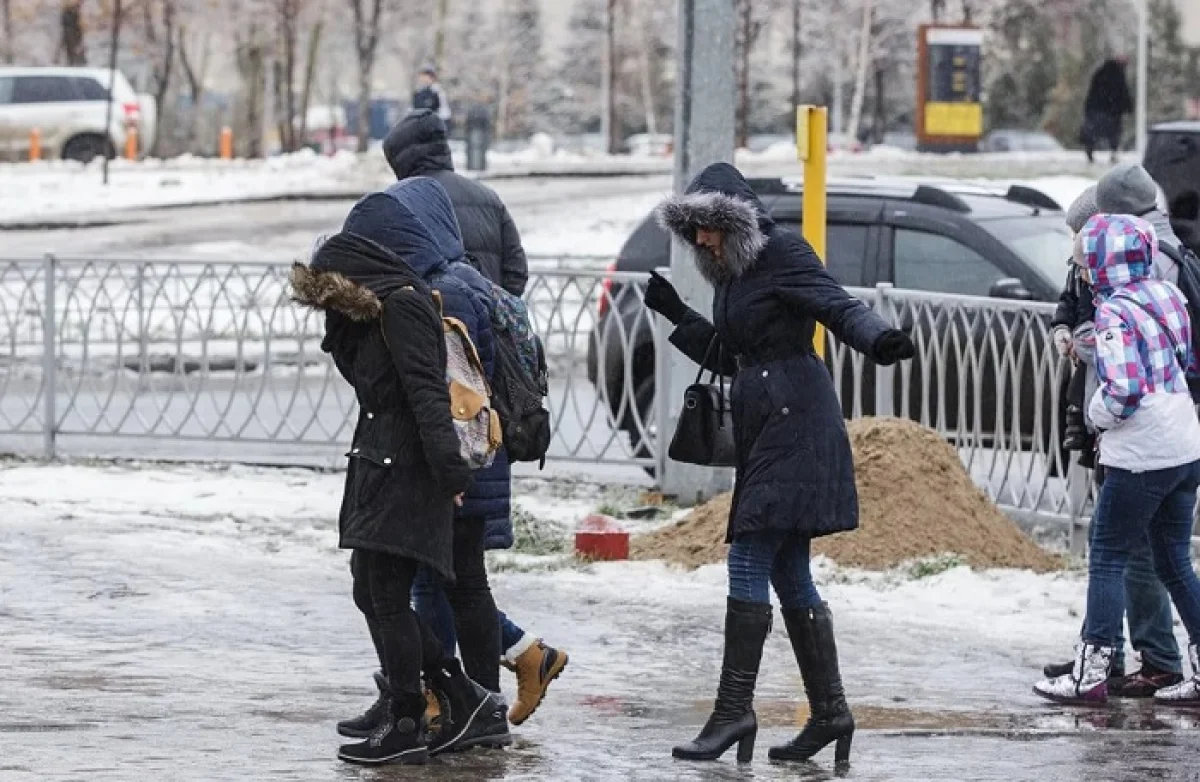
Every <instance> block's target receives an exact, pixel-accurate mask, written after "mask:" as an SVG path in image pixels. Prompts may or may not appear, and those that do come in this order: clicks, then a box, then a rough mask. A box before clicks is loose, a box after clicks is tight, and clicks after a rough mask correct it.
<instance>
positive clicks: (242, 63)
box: [234, 13, 267, 157]
mask: <svg viewBox="0 0 1200 782" xmlns="http://www.w3.org/2000/svg"><path fill="white" fill-rule="evenodd" d="M234 37H235V52H236V60H237V69H238V73H239V74H240V75H241V77H242V83H243V85H244V91H245V95H244V110H243V112H242V117H241V125H242V127H241V132H240V133H238V139H239V140H240V141H241V143H242V149H243V150H244V152H245V155H246V156H247V157H262V152H263V149H262V129H263V109H264V108H265V106H264V103H265V101H266V82H267V44H266V41H265V37H264V34H263V32H262V26H261V21H260V19H259V18H258V16H257V15H255V14H253V13H251V14H250V17H249V19H247V20H245V24H239V25H238V26H237V31H236V32H235V33H234Z"/></svg>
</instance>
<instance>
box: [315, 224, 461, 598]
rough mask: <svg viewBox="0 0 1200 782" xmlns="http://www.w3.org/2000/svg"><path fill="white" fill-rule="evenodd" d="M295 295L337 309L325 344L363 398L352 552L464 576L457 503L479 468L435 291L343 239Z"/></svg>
mask: <svg viewBox="0 0 1200 782" xmlns="http://www.w3.org/2000/svg"><path fill="white" fill-rule="evenodd" d="M292 288H293V295H294V297H295V299H296V300H297V301H298V302H300V303H302V304H305V305H307V306H310V307H313V308H316V309H320V310H323V311H324V312H325V313H326V335H325V339H324V341H323V342H322V344H321V347H322V349H323V350H325V351H326V352H328V353H330V354H331V355H332V357H333V360H334V362H335V363H336V365H337V368H338V371H339V372H341V374H342V376H343V377H344V378H345V379H346V380H347V382H349V383H350V385H352V386H353V387H354V393H355V396H356V397H357V399H358V406H359V415H358V425H357V426H356V427H355V429H354V440H353V442H352V444H351V446H350V452H349V453H348V454H347V456H348V458H349V460H350V462H349V467H348V470H347V472H346V488H345V492H344V494H343V498H342V508H341V513H340V518H339V528H340V545H341V547H342V548H351V549H370V550H376V551H385V552H388V553H390V554H395V555H398V556H402V557H408V558H411V559H415V560H417V561H419V562H422V563H424V564H426V565H429V566H430V567H432V568H434V570H436V571H437V572H438V573H440V574H441V575H442V576H443V577H444V578H446V579H450V580H453V578H454V565H453V540H454V538H453V524H454V520H453V517H454V497H455V496H457V495H458V494H461V493H463V492H465V491H466V490H467V489H468V488H469V487H470V485H471V470H470V468H469V467H468V466H467V464H466V462H464V461H463V459H462V458H461V457H460V456H459V443H458V436H457V434H456V433H455V431H454V425H453V423H452V421H451V419H450V393H449V391H448V389H447V386H446V377H445V371H446V344H445V338H444V336H443V334H442V322H441V317H440V316H439V314H438V312H437V310H436V308H435V306H434V302H433V297H432V294H431V292H430V290H429V288H428V287H426V286H425V284H424V283H423V282H422V280H421V278H420V277H419V276H418V275H417V274H416V273H415V272H414V271H413V270H412V269H411V268H409V267H408V266H407V264H405V263H404V262H403V261H401V260H400V259H399V258H398V257H397V256H395V255H394V254H392V253H390V252H388V251H387V250H384V249H383V248H379V247H378V246H376V245H374V244H373V243H371V242H368V241H365V240H363V239H361V238H359V237H354V236H352V235H349V234H344V233H343V234H338V235H337V236H334V237H333V238H331V239H330V240H329V241H328V242H326V243H325V245H324V246H322V248H321V249H320V250H319V251H318V252H317V255H316V257H315V258H314V260H313V264H312V266H311V267H310V266H304V265H302V264H296V265H295V266H294V267H293V269H292ZM377 293H378V295H377ZM380 295H382V296H383V299H382V300H381V299H380V298H379V296H380Z"/></svg>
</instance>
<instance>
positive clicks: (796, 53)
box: [792, 0, 803, 112]
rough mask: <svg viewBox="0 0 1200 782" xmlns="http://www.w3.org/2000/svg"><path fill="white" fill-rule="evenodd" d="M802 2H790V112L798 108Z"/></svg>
mask: <svg viewBox="0 0 1200 782" xmlns="http://www.w3.org/2000/svg"><path fill="white" fill-rule="evenodd" d="M802 2H803V0H792V110H793V112H794V111H795V110H796V109H798V108H800V101H801V97H800V55H801V54H803V49H802V48H801V43H800V33H801V24H800V23H801V4H802Z"/></svg>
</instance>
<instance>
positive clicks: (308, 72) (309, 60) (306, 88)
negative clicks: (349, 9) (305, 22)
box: [296, 22, 324, 148]
mask: <svg viewBox="0 0 1200 782" xmlns="http://www.w3.org/2000/svg"><path fill="white" fill-rule="evenodd" d="M323 27H324V23H323V22H317V23H316V24H314V25H313V28H312V32H310V33H309V34H308V52H307V53H306V54H305V58H304V85H303V86H302V88H301V92H300V130H299V132H298V133H297V144H296V147H297V148H299V147H301V146H303V145H304V144H305V143H306V142H307V141H308V102H309V100H310V99H311V98H312V86H313V81H314V80H315V79H316V77H317V56H318V55H319V54H320V51H321V31H322V28H323Z"/></svg>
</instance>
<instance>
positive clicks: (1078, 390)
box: [1067, 363, 1088, 410]
mask: <svg viewBox="0 0 1200 782" xmlns="http://www.w3.org/2000/svg"><path fill="white" fill-rule="evenodd" d="M1087 373H1088V368H1087V366H1086V365H1085V364H1082V363H1080V364H1077V365H1076V366H1075V368H1074V369H1072V370H1071V379H1070V380H1069V381H1068V382H1067V403H1068V404H1071V405H1074V406H1075V407H1078V408H1079V409H1080V410H1083V409H1084V407H1085V406H1086V405H1087V401H1088V400H1087Z"/></svg>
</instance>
